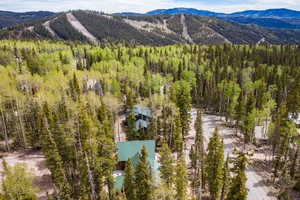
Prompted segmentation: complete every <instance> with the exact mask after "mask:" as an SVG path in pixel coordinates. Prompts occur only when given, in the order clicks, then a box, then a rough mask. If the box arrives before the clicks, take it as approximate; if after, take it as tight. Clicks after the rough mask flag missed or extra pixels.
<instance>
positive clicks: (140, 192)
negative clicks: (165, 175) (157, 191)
mask: <svg viewBox="0 0 300 200" xmlns="http://www.w3.org/2000/svg"><path fill="white" fill-rule="evenodd" d="M139 160H140V161H139V163H138V164H137V166H136V170H135V178H136V183H138V184H137V185H136V198H137V199H143V200H151V199H152V194H153V180H152V172H151V167H150V164H149V162H148V153H147V150H146V147H145V146H144V147H143V149H142V151H141V154H140V156H139Z"/></svg>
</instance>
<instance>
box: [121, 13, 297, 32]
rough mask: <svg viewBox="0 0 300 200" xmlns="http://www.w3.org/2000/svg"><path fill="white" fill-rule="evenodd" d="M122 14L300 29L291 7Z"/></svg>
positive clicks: (124, 14) (123, 14)
mask: <svg viewBox="0 0 300 200" xmlns="http://www.w3.org/2000/svg"><path fill="white" fill-rule="evenodd" d="M116 14H117V15H121V16H147V15H177V14H186V15H197V16H204V17H218V18H222V19H224V20H227V21H232V22H236V23H240V24H255V25H258V26H262V27H267V28H276V29H300V11H295V10H289V9H284V8H281V9H268V10H246V11H242V12H234V13H229V14H226V13H217V12H211V11H207V10H198V9H194V8H172V9H159V10H153V11H150V12H147V13H116Z"/></svg>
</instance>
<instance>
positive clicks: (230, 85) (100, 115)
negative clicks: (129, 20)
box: [0, 16, 300, 200]
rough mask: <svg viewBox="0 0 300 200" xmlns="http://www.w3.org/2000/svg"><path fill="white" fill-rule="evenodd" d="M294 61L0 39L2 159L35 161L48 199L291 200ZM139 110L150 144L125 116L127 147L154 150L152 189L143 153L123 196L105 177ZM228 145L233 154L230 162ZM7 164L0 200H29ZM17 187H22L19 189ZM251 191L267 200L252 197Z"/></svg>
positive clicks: (277, 54) (211, 50)
mask: <svg viewBox="0 0 300 200" xmlns="http://www.w3.org/2000/svg"><path fill="white" fill-rule="evenodd" d="M77 17H78V16H77ZM87 17H88V16H87ZM78 18H79V17H78ZM57 26H59V24H57ZM53 29H55V27H53ZM299 50H300V47H299V46H272V45H251V46H243V45H241V46H238V45H231V44H224V45H220V46H198V45H174V46H165V47H147V46H124V45H122V44H119V45H107V46H106V45H102V46H101V47H98V46H93V45H89V44H76V43H63V42H46V41H37V42H21V41H14V40H3V41H1V42H0V80H1V81H0V133H1V135H0V138H1V144H0V145H1V151H2V152H6V153H7V154H10V153H14V151H25V150H32V151H42V154H43V155H44V157H45V159H46V167H47V168H48V169H49V170H50V172H51V179H52V182H53V184H54V186H53V188H54V189H53V190H52V192H51V193H49V194H48V197H47V198H48V199H64V200H68V199H70V200H71V199H85V200H86V199H91V200H98V199H99V200H100V199H101V200H102V199H109V200H115V199H126V197H127V199H143V200H150V199H151V200H152V199H153V200H154V199H155V200H158V199H162V200H163V199H179V200H187V199H207V198H208V197H210V198H212V199H228V200H235V199H236V200H246V199H251V200H253V196H251V195H253V194H254V195H266V196H269V195H273V196H274V198H275V197H278V196H280V198H281V199H288V197H289V196H290V198H293V197H295V195H298V193H297V192H296V191H298V192H299V191H300V187H299V185H300V173H299V172H300V171H299V170H300V166H299V145H300V140H299V132H298V131H297V126H296V123H295V120H294V119H296V118H297V116H298V114H299V112H300V81H299V80H300V68H299V67H300V54H299ZM93 82H97V83H99V84H98V85H100V87H101V93H96V92H95V90H93V87H92V86H91V83H93ZM136 104H142V105H145V106H147V107H149V108H150V109H151V111H152V112H153V113H154V118H153V119H152V120H151V123H150V128H149V129H147V133H145V132H136V131H135V129H133V127H132V125H131V123H130V120H132V119H131V115H129V125H128V127H127V128H126V131H125V132H126V134H127V135H126V136H127V139H128V140H135V139H138V140H145V139H153V140H155V141H156V143H157V149H156V151H157V154H159V155H160V156H159V163H160V177H161V178H160V181H157V179H156V178H155V177H152V176H151V173H150V170H149V163H148V162H147V161H146V157H147V152H145V151H143V152H142V154H141V155H140V161H139V162H140V163H139V164H138V166H137V168H136V169H132V168H130V165H128V166H127V168H126V175H125V183H124V192H120V191H116V190H115V189H114V181H115V180H114V176H113V171H114V170H115V167H116V162H117V156H116V151H117V149H116V141H117V138H116V135H115V133H116V130H117V129H118V130H119V128H118V127H116V126H115V124H116V123H117V122H118V121H119V120H120V115H123V114H124V113H125V112H126V111H128V110H130V109H131V108H132V107H133V106H134V105H136ZM216 115H217V116H218V117H215V118H213V119H214V121H212V123H216V122H217V121H218V120H220V118H222V117H224V121H222V123H219V124H213V125H210V127H209V128H208V127H206V125H205V124H207V120H208V119H210V118H212V117H214V116H216ZM195 116H196V117H195ZM204 125H205V127H202V126H204ZM257 127H262V131H261V132H259V133H260V134H257V131H256V128H257ZM214 128H216V129H215V130H214V131H213V134H211V135H210V136H209V137H207V134H209V132H208V130H209V129H214ZM228 130H230V131H232V132H231V133H232V134H230V135H227V137H225V135H224V134H225V133H227V132H228ZM223 136H224V137H223ZM229 140H230V141H231V140H232V141H234V146H235V147H234V150H233V149H232V151H230V152H229V151H227V149H228V147H230V145H233V144H227V142H228V141H229ZM3 158H4V159H5V156H4V157H3ZM9 164H10V163H9V162H7V163H6V162H3V166H4V167H3V168H4V169H3V170H4V174H5V177H6V179H4V186H5V187H4V188H5V189H4V190H3V191H2V194H1V195H2V196H1V197H2V198H3V199H9V200H15V199H36V188H34V187H35V186H33V185H32V184H33V182H32V178H30V177H31V176H29V175H26V173H29V172H26V170H24V168H23V167H16V168H11V167H9ZM248 169H251V170H250V171H248ZM257 171H259V172H260V173H258V172H257ZM15 172H18V173H16V175H15V176H16V178H15V179H12V177H13V176H12V174H14V173H15ZM250 173H251V174H253V173H254V174H255V177H260V178H261V179H262V181H261V182H260V185H256V182H254V185H255V187H253V188H252V187H250V188H249V184H251V182H249V181H251V180H252V178H253V175H249V174H250ZM261 173H263V174H265V175H266V176H263V175H262V174H261ZM7 177H8V178H7ZM9 177H10V178H9ZM17 177H20V178H17ZM13 180H15V182H13ZM18 180H24V181H25V180H26V181H27V182H26V184H27V186H26V187H25V189H24V187H23V185H22V184H23V182H20V181H18ZM246 183H247V184H246ZM267 183H268V184H267ZM265 184H266V185H265ZM259 187H265V188H267V189H264V190H262V191H266V190H267V191H266V193H265V194H261V193H256V189H257V188H259ZM16 188H17V189H16ZM18 188H19V189H18ZM21 188H23V189H22V190H21ZM247 189H248V190H249V191H248V190H247ZM20 191H22V192H20ZM253 191H254V192H253ZM255 193H256V194H255ZM248 194H249V196H248ZM29 197H30V198H29ZM44 198H46V197H45V196H44ZM268 198H269V197H268ZM270 199H271V197H270Z"/></svg>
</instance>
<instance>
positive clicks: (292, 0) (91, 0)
mask: <svg viewBox="0 0 300 200" xmlns="http://www.w3.org/2000/svg"><path fill="white" fill-rule="evenodd" d="M174 7H191V8H197V9H203V10H211V11H216V12H225V13H228V12H235V11H241V10H246V9H247V10H248V9H255V10H262V9H267V8H289V9H295V10H300V0H0V10H10V11H19V12H21V11H32V10H49V11H67V10H71V9H89V10H98V11H104V12H107V13H113V12H124V11H132V12H147V11H150V10H154V9H160V8H174Z"/></svg>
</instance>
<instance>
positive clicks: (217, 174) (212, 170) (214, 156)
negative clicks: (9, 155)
mask: <svg viewBox="0 0 300 200" xmlns="http://www.w3.org/2000/svg"><path fill="white" fill-rule="evenodd" d="M206 161H207V168H206V170H207V182H208V187H209V192H210V196H211V198H212V199H220V195H221V190H222V186H223V167H224V144H223V141H222V140H221V137H220V135H219V131H218V129H216V130H215V131H214V133H213V136H212V137H211V138H210V140H209V144H208V155H207V160H206Z"/></svg>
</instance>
